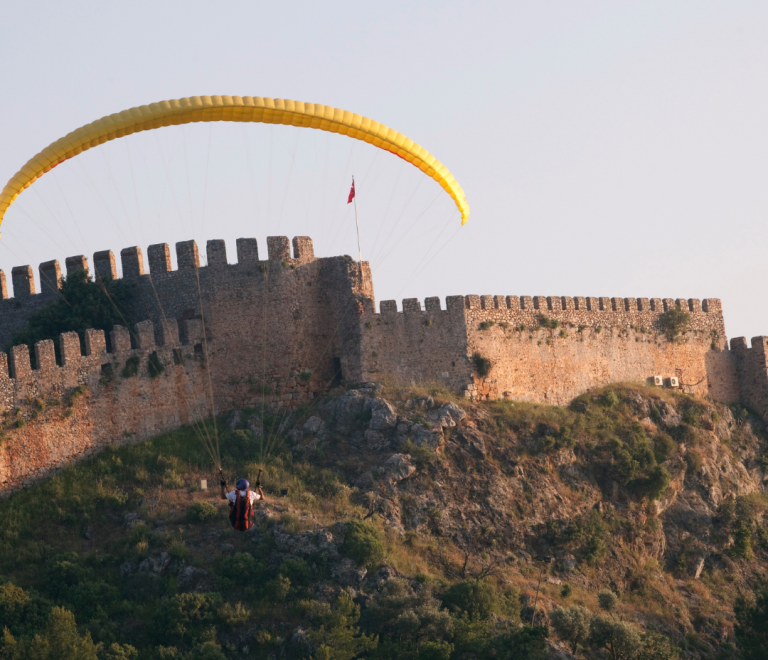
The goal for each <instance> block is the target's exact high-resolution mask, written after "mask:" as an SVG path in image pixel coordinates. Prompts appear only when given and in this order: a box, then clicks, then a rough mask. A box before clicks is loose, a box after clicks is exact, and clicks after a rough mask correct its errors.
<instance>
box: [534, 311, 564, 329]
mask: <svg viewBox="0 0 768 660" xmlns="http://www.w3.org/2000/svg"><path fill="white" fill-rule="evenodd" d="M537 319H538V321H539V325H540V326H541V327H542V328H547V329H548V330H554V329H555V328H558V327H560V321H557V320H555V319H551V318H549V317H547V316H544V314H539V315H538V316H537Z"/></svg>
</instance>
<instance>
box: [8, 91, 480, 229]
mask: <svg viewBox="0 0 768 660" xmlns="http://www.w3.org/2000/svg"><path fill="white" fill-rule="evenodd" d="M210 121H236V122H259V123H265V124H285V125H289V126H298V127H304V128H315V129H319V130H321V131H329V132H331V133H340V134H342V135H348V136H349V137H353V138H355V139H358V140H363V141H364V142H368V143H370V144H373V145H374V146H375V147H379V148H380V149H384V150H386V151H389V152H391V153H393V154H395V155H397V156H399V157H400V158H403V159H404V160H406V161H408V162H409V163H411V164H413V165H414V166H416V167H418V168H419V169H420V170H421V171H422V172H424V173H425V174H427V175H428V176H430V177H432V178H433V179H434V180H435V181H437V183H439V184H440V185H441V186H442V187H443V189H444V190H445V191H446V192H447V193H448V194H449V195H450V196H451V197H452V198H453V201H454V202H455V203H456V206H457V208H458V209H459V211H460V213H461V219H462V220H461V224H464V223H466V221H467V219H468V218H469V204H468V203H467V198H466V196H465V195H464V191H463V190H462V188H461V186H460V185H459V184H458V182H457V181H456V179H454V177H453V175H452V174H451V173H450V172H449V171H448V168H447V167H445V165H443V164H442V163H441V162H440V161H438V160H437V159H436V158H435V157H434V156H433V155H432V154H430V153H429V152H428V151H427V150H426V149H424V148H423V147H421V146H420V145H418V144H416V143H415V142H414V141H413V140H411V139H410V138H407V137H406V136H405V135H403V134H402V133H398V132H397V131H395V130H394V129H392V128H388V127H387V126H385V125H384V124H380V123H379V122H377V121H373V120H372V119H368V118H367V117H361V116H360V115H358V114H355V113H353V112H348V111H347V110H340V109H338V108H332V107H330V106H327V105H318V104H314V103H302V102H300V101H288V100H284V99H270V98H262V97H260V96H243V97H240V96H192V97H189V98H183V99H176V100H171V101H161V102H160V103H152V104H150V105H142V106H139V107H136V108H131V109H130V110H124V111H123V112H118V113H116V114H113V115H109V116H107V117H102V118H101V119H99V120H97V121H95V122H92V123H90V124H87V125H85V126H83V127H81V128H78V129H77V130H75V131H72V132H71V133H69V134H68V135H66V136H64V137H63V138H61V139H59V140H57V141H56V142H54V143H53V144H51V145H50V146H48V147H46V148H45V149H43V150H42V151H41V152H40V153H39V154H37V155H36V156H35V157H34V158H32V159H30V160H29V162H27V164H26V165H24V167H22V168H21V169H20V170H19V171H18V172H17V173H16V175H15V176H14V177H13V178H12V179H11V180H10V181H9V182H8V184H7V185H6V186H5V188H3V191H2V193H0V222H2V220H3V216H4V215H5V212H6V211H7V210H8V207H9V206H10V205H11V204H12V203H13V201H14V200H15V199H16V198H17V197H18V196H19V194H20V193H21V192H22V191H23V190H25V189H26V188H28V187H29V186H30V185H32V183H34V182H35V181H36V180H37V179H39V178H40V177H41V176H42V175H43V174H45V173H46V172H48V171H50V170H51V169H53V168H54V167H56V166H57V165H59V164H60V163H63V162H64V161H65V160H67V159H68V158H72V157H73V156H76V155H78V154H79V153H82V152H83V151H86V150H87V149H90V148H91V147H95V146H98V145H100V144H104V143H105V142H108V141H110V140H114V139H116V138H121V137H124V136H126V135H131V134H133V133H138V132H139V131H147V130H152V129H155V128H161V127H163V126H177V125H180V124H189V123H193V122H210Z"/></svg>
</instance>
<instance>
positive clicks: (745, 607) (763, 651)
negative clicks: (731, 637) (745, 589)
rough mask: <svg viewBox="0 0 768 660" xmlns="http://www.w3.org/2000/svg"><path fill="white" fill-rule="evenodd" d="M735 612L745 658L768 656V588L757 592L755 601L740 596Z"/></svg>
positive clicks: (738, 636)
mask: <svg viewBox="0 0 768 660" xmlns="http://www.w3.org/2000/svg"><path fill="white" fill-rule="evenodd" d="M734 612H735V614H736V621H737V625H736V637H737V638H738V640H739V648H740V649H741V652H742V654H743V656H744V659H745V660H763V658H768V588H763V589H762V590H761V591H760V592H759V593H757V594H756V596H755V600H754V602H749V601H747V600H746V599H744V598H740V599H739V600H738V601H737V602H736V606H735V607H734Z"/></svg>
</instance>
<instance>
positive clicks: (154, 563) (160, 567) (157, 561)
mask: <svg viewBox="0 0 768 660" xmlns="http://www.w3.org/2000/svg"><path fill="white" fill-rule="evenodd" d="M170 563H171V555H169V554H168V553H167V552H161V553H160V554H159V555H155V556H150V557H147V558H146V559H145V560H144V561H143V562H141V564H139V570H140V571H141V572H142V573H150V574H151V575H155V576H158V575H160V574H161V573H163V572H164V571H165V569H166V568H168V564H170Z"/></svg>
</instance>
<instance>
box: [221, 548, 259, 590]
mask: <svg viewBox="0 0 768 660" xmlns="http://www.w3.org/2000/svg"><path fill="white" fill-rule="evenodd" d="M219 572H220V573H221V575H222V577H225V578H229V579H230V580H234V581H235V582H236V583H238V584H243V583H246V582H250V581H251V580H254V579H256V576H257V574H258V572H259V564H258V562H257V561H256V559H255V558H254V556H253V555H251V554H249V553H247V552H236V553H235V554H233V555H232V556H231V557H224V558H223V559H222V560H221V567H220V569H219Z"/></svg>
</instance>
